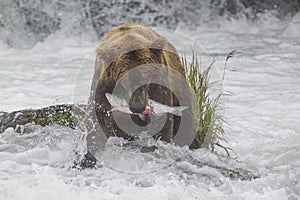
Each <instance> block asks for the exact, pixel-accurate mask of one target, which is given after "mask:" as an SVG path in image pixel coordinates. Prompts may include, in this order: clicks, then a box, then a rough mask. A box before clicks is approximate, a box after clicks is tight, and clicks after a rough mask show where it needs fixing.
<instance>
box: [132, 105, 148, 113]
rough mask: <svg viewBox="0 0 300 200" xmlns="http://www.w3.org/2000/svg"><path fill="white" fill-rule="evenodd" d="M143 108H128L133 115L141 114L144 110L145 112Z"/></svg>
mask: <svg viewBox="0 0 300 200" xmlns="http://www.w3.org/2000/svg"><path fill="white" fill-rule="evenodd" d="M145 108H146V107H145V106H142V107H135V106H132V107H131V106H129V109H130V110H131V112H133V113H143V112H144V110H145Z"/></svg>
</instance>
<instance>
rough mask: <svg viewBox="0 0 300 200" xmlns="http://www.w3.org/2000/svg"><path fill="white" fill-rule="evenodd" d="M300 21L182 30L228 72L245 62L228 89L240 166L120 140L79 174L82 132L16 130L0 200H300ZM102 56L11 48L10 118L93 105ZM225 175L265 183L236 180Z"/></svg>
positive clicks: (3, 70)
mask: <svg viewBox="0 0 300 200" xmlns="http://www.w3.org/2000/svg"><path fill="white" fill-rule="evenodd" d="M299 19H300V18H299V16H298V18H297V16H296V17H295V19H294V21H293V22H290V23H289V24H286V23H281V22H278V21H276V22H274V21H267V22H264V24H261V25H259V24H251V23H249V22H245V21H243V20H239V21H231V22H227V23H224V24H223V26H222V27H221V28H219V29H209V27H200V28H199V29H198V30H197V31H185V30H183V29H179V30H178V31H180V32H184V33H185V34H186V35H188V36H189V37H190V38H193V39H194V40H195V41H196V44H197V45H198V46H201V48H202V50H203V48H204V49H205V53H206V54H205V56H208V55H209V56H210V57H214V58H215V59H216V68H218V69H219V71H221V70H222V69H223V67H224V60H225V57H226V54H227V53H229V52H230V51H232V50H234V49H236V50H238V51H240V52H241V53H240V54H236V55H235V56H234V57H233V58H231V59H230V60H229V62H228V65H227V69H226V75H225V81H224V88H223V89H224V90H225V91H228V92H230V93H231V95H229V96H227V97H226V99H225V111H224V115H225V117H226V120H227V122H228V123H229V124H224V126H225V129H226V139H227V140H228V144H226V143H223V144H225V146H226V145H227V146H230V147H231V148H233V149H234V151H235V154H232V157H235V158H227V157H226V156H218V155H216V154H213V153H210V152H208V151H206V150H201V149H200V150H195V151H189V150H188V149H187V148H179V147H176V146H172V145H169V144H163V143H159V144H157V145H158V149H157V150H156V151H154V152H150V153H142V152H140V151H139V150H138V149H136V148H133V147H130V146H122V145H119V144H120V143H121V142H122V139H118V138H112V139H111V140H109V142H108V144H107V148H106V149H105V151H104V153H103V155H102V157H101V158H102V162H100V163H99V165H98V168H97V169H89V170H84V171H79V170H75V169H72V166H73V162H74V158H75V157H76V156H77V155H76V153H75V151H77V150H78V149H80V148H83V147H84V146H85V144H84V143H80V142H81V141H82V140H81V139H80V136H81V135H82V133H80V131H77V130H72V129H69V128H66V127H61V126H58V125H51V126H46V127H39V126H29V127H28V128H29V130H30V131H27V132H26V133H23V134H20V133H17V132H15V131H14V130H13V129H12V128H8V129H7V130H5V132H4V133H2V134H0V199H7V200H9V199H13V200H17V199H28V200H29V199H30V200H34V199H36V200H42V199H49V200H52V199H63V200H67V199H70V200H77V199H78V200H79V199H82V200H86V199H101V200H102V199H131V200H132V199H151V200H152V199H157V200H158V199H162V200H164V199H170V200H179V199H222V200H224V199H272V200H273V199H280V200H283V199H290V200H292V199H300V145H299V144H300V121H299V119H300V89H299V85H300V78H299V77H300V67H299V66H300V65H299V64H300V37H299V30H300V25H299ZM297 20H298V21H297ZM246 27H247V29H246ZM246 30H247V31H246ZM172 42H173V43H174V46H175V47H177V46H184V43H185V41H182V40H177V41H176V40H174V41H172ZM96 46H97V42H90V41H84V40H82V39H78V38H68V39H67V38H64V37H63V36H60V35H59V34H56V35H52V36H50V37H48V38H47V39H46V40H45V41H44V42H42V43H38V44H37V45H35V46H34V47H33V48H31V49H27V50H19V49H14V48H8V47H5V46H4V45H2V46H1V47H0V88H1V89H0V110H1V111H6V112H10V111H14V110H20V109H25V108H40V107H45V106H48V105H53V104H60V103H73V102H74V103H85V102H86V101H87V98H88V95H89V91H88V90H89V87H90V84H91V79H92V73H93V64H94V59H95V54H94V50H95V48H96ZM189 50H190V49H187V50H186V51H187V52H189ZM203 51H204V50H203ZM200 53H202V52H200ZM205 56H203V57H205ZM80 67H82V68H81V70H79V69H80ZM152 142H153V141H148V143H150V144H151V143H152ZM218 151H219V152H222V150H218ZM216 166H217V167H220V168H226V169H237V168H240V170H241V172H243V171H245V170H248V171H250V172H251V173H253V174H255V175H259V178H256V179H254V180H251V181H250V180H240V179H239V178H228V176H225V175H224V174H222V173H221V171H220V170H219V169H218V168H216Z"/></svg>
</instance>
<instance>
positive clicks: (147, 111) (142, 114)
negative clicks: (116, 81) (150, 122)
mask: <svg viewBox="0 0 300 200" xmlns="http://www.w3.org/2000/svg"><path fill="white" fill-rule="evenodd" d="M132 111H136V110H132ZM150 114H154V112H153V107H152V106H150V105H147V106H146V107H145V108H143V109H141V110H139V112H132V113H131V115H138V116H139V118H140V119H141V120H143V121H146V120H147V115H150Z"/></svg>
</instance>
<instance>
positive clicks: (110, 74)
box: [83, 23, 200, 166]
mask: <svg viewBox="0 0 300 200" xmlns="http://www.w3.org/2000/svg"><path fill="white" fill-rule="evenodd" d="M96 53H97V55H96V63H95V71H94V77H93V82H92V87H91V95H90V98H89V115H90V119H92V120H91V121H92V122H93V123H89V124H90V125H89V128H88V130H89V132H90V133H89V134H88V136H87V146H88V152H89V153H88V154H87V156H86V158H85V161H87V160H89V158H90V157H92V155H95V154H96V152H97V151H99V150H100V149H101V148H103V147H104V145H105V143H106V138H108V137H110V136H118V137H123V138H125V139H129V138H132V137H133V135H136V134H138V133H134V132H139V131H141V130H148V128H149V127H148V125H149V123H154V124H155V123H156V122H158V121H161V120H160V119H159V120H158V121H155V120H156V119H154V118H151V117H150V116H149V115H147V114H142V113H143V111H144V110H145V107H146V106H147V104H148V99H152V100H154V101H156V102H159V103H161V104H165V105H168V106H188V109H187V110H185V111H184V112H183V114H182V116H176V115H173V114H171V113H168V114H166V115H165V121H164V124H163V126H162V128H161V129H160V130H158V131H157V130H156V131H157V133H154V134H153V136H154V137H156V138H161V139H162V140H164V141H166V142H174V143H175V144H178V145H180V146H184V145H189V146H190V148H199V147H200V143H199V141H198V140H197V138H196V137H195V125H194V119H193V114H192V108H191V107H192V106H191V105H192V104H191V94H190V92H189V86H188V84H187V82H186V79H185V70H184V67H183V66H182V64H181V62H180V58H179V56H178V54H177V52H176V49H175V48H174V47H173V46H172V44H170V43H169V42H168V41H167V40H166V38H165V37H162V36H161V35H159V34H158V33H156V32H155V31H153V30H152V29H150V28H148V27H145V26H142V25H140V24H136V23H126V24H123V25H121V26H118V27H116V28H113V29H112V30H111V31H109V32H108V33H107V34H106V35H105V36H104V37H103V39H102V40H101V42H100V45H99V47H98V48H97V50H96ZM120 82H122V84H121V83H120ZM119 83H120V84H119ZM116 88H118V93H119V95H120V96H122V97H126V98H128V100H129V108H130V110H131V111H132V113H140V114H141V115H130V114H127V113H121V112H114V113H111V112H110V110H111V105H110V104H109V102H108V101H107V99H106V95H105V94H106V93H113V91H114V90H115V89H116ZM141 116H143V117H141ZM183 118H184V119H185V120H184V122H183ZM128 119H130V120H131V123H129V121H130V120H128ZM116 121H119V122H124V123H123V125H122V126H123V127H124V126H126V123H127V122H128V126H127V128H128V129H126V128H125V129H126V130H125V131H124V128H120V127H119V124H117V122H116ZM95 122H96V123H95ZM132 122H133V123H134V124H135V125H136V126H134V125H133V124H132ZM183 123H185V126H184V129H181V132H183V133H184V134H182V133H181V135H179V134H178V136H177V138H176V141H175V139H174V138H175V137H176V135H177V132H178V131H179V129H180V124H183ZM91 124H92V125H91ZM136 127H139V128H140V129H139V128H136ZM130 128H131V129H130ZM88 162H89V161H87V163H88ZM94 162H95V160H94V159H92V163H94ZM83 165H87V166H89V163H88V164H86V163H84V162H83Z"/></svg>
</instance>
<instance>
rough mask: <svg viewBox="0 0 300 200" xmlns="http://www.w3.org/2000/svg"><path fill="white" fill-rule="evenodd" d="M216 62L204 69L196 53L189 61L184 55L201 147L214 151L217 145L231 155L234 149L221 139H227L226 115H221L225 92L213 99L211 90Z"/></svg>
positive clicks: (184, 64)
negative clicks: (230, 152)
mask: <svg viewBox="0 0 300 200" xmlns="http://www.w3.org/2000/svg"><path fill="white" fill-rule="evenodd" d="M227 60H228V59H227ZM227 60H226V62H227ZM214 63H215V61H214V60H213V62H212V63H211V64H210V66H208V68H207V69H205V70H203V69H202V68H201V66H200V62H199V60H198V58H197V56H196V55H195V54H194V53H193V57H192V60H191V61H190V62H188V61H187V59H186V57H185V56H183V57H182V65H183V66H184V68H185V70H186V78H187V80H188V82H189V85H190V89H191V92H192V98H193V104H194V105H193V111H194V113H193V114H194V119H195V122H196V124H198V127H197V137H198V139H199V141H200V142H201V147H202V148H208V149H211V150H212V151H214V150H215V146H219V147H221V148H222V149H224V150H225V151H226V153H227V155H229V150H232V149H231V148H229V147H225V146H223V145H221V144H220V142H221V141H226V140H225V131H224V128H223V124H224V123H225V120H224V116H222V115H221V110H222V106H221V102H220V98H221V96H222V95H224V94H223V93H221V89H220V92H219V95H218V96H217V97H216V98H215V99H213V98H212V95H210V90H209V89H210V87H211V86H212V85H211V83H210V71H211V68H212V66H213V65H214ZM225 67H226V64H225ZM224 72H225V69H224ZM223 81H224V73H223V77H222V84H223ZM195 104H196V105H195Z"/></svg>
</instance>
